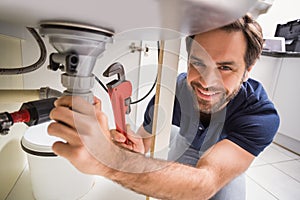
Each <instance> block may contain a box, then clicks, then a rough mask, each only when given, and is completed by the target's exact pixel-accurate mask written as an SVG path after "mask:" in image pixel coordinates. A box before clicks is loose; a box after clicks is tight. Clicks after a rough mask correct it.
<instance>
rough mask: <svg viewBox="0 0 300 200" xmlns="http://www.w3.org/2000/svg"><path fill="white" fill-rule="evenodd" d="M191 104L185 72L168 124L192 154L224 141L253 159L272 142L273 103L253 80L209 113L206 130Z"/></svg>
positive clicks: (148, 120) (148, 123) (148, 122)
mask: <svg viewBox="0 0 300 200" xmlns="http://www.w3.org/2000/svg"><path fill="white" fill-rule="evenodd" d="M153 104H154V97H153V98H152V100H151V101H150V102H149V104H148V106H147V109H146V112H145V115H144V122H143V126H144V128H145V130H146V131H147V132H149V133H151V132H152V117H153ZM194 105H195V97H194V96H193V93H192V91H191V88H190V87H189V86H188V85H187V82H186V73H182V74H180V75H179V76H178V78H177V85H176V98H175V102H174V110H173V119H172V124H173V125H176V126H178V127H179V128H180V131H179V135H180V137H182V138H184V139H185V140H186V141H185V143H188V144H189V147H188V148H189V149H191V150H193V151H195V152H198V151H202V152H204V151H205V150H207V149H208V148H209V147H210V146H212V145H213V144H215V143H216V142H218V141H220V140H222V139H228V140H230V141H232V142H234V143H235V144H237V145H239V146H240V147H242V148H243V149H245V150H246V151H248V152H250V153H251V154H253V155H254V156H257V155H258V154H259V153H260V152H261V151H263V149H264V148H265V147H266V146H268V145H269V144H270V143H271V142H272V140H273V138H274V136H275V134H276V132H277V129H278V127H279V116H278V113H277V111H276V109H275V108H274V105H273V103H272V102H271V101H270V100H269V99H268V96H267V94H266V91H265V90H264V88H263V87H262V85H261V84H260V83H259V82H257V81H255V80H253V79H248V81H246V82H244V83H243V84H242V87H241V89H240V90H239V92H238V94H237V95H236V97H234V99H232V100H231V101H230V102H229V103H228V104H227V106H226V108H224V109H223V110H221V111H219V112H217V113H214V114H212V116H211V119H210V124H209V126H208V127H205V126H204V125H203V124H202V123H201V121H200V115H199V111H198V110H197V109H196V107H195V106H194ZM176 148H178V147H176ZM195 157H197V156H195ZM197 159H198V158H196V160H197ZM183 162H185V161H183Z"/></svg>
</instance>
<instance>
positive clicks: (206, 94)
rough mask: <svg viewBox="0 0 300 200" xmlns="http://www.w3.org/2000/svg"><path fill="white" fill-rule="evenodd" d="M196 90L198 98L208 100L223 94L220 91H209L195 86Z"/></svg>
mask: <svg viewBox="0 0 300 200" xmlns="http://www.w3.org/2000/svg"><path fill="white" fill-rule="evenodd" d="M195 91H196V93H197V96H198V98H200V99H203V100H206V101H211V100H212V99H213V98H216V97H217V96H218V95H220V94H221V92H220V91H209V90H208V91H207V90H202V89H200V88H195Z"/></svg>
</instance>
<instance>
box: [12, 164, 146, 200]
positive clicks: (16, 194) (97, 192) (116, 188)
mask: <svg viewBox="0 0 300 200" xmlns="http://www.w3.org/2000/svg"><path fill="white" fill-rule="evenodd" d="M17 199H26V200H34V199H35V198H34V197H33V194H32V187H31V180H30V172H29V168H28V166H26V167H25V169H24V170H23V172H22V174H21V175H20V177H19V179H18V181H17V182H16V184H15V186H14V188H13V189H12V191H11V192H10V194H9V195H8V197H7V198H6V200H17ZM119 199H124V200H132V199H134V200H145V199H146V196H144V195H139V194H137V193H135V192H132V191H130V190H127V189H125V188H123V187H121V186H120V185H118V184H116V183H114V182H112V181H110V180H108V179H105V178H103V177H99V176H96V177H95V183H94V185H93V187H92V188H91V190H90V191H89V192H88V193H87V194H86V195H84V196H83V197H82V198H80V199H79V200H119ZM64 200H66V199H64Z"/></svg>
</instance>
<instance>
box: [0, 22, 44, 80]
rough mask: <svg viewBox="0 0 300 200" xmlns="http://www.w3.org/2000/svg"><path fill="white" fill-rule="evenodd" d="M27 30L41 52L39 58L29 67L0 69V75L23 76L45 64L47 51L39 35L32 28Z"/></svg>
mask: <svg viewBox="0 0 300 200" xmlns="http://www.w3.org/2000/svg"><path fill="white" fill-rule="evenodd" d="M27 30H28V31H29V32H30V33H31V34H32V36H33V37H34V39H35V40H36V41H37V43H38V45H39V48H40V51H41V55H40V58H39V59H38V61H37V62H36V63H34V64H32V65H29V66H25V67H19V68H0V75H15V74H25V73H28V72H32V71H34V70H37V69H38V68H40V67H41V66H42V65H43V64H44V63H45V61H46V57H47V50H46V46H45V44H44V42H43V40H42V38H41V37H40V36H39V34H38V33H37V32H36V30H35V29H34V28H31V27H27Z"/></svg>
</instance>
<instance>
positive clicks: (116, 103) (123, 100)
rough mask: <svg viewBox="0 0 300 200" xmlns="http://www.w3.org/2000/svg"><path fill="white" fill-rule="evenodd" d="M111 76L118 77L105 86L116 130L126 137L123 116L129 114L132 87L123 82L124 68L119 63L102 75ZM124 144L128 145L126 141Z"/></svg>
mask: <svg viewBox="0 0 300 200" xmlns="http://www.w3.org/2000/svg"><path fill="white" fill-rule="evenodd" d="M113 75H118V79H115V80H113V81H111V82H109V83H107V84H106V86H107V89H108V94H109V97H110V101H111V104H112V108H113V113H114V118H115V123H116V129H117V131H119V132H121V133H122V134H124V135H125V136H126V135H127V130H126V120H125V114H129V113H130V103H131V94H132V85H131V83H130V82H129V81H127V80H125V73H124V68H123V66H122V65H121V64H120V63H114V64H112V65H110V66H109V67H108V68H107V69H106V70H105V71H104V73H103V76H105V77H110V76H113ZM125 143H128V140H127V141H126V142H125Z"/></svg>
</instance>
